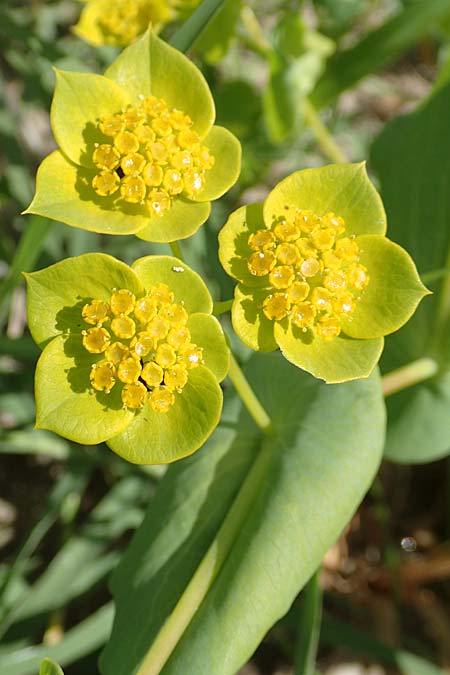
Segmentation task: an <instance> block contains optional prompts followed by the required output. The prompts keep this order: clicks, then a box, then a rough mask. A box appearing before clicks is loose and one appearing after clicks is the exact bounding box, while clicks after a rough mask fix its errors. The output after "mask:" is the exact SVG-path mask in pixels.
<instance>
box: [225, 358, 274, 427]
mask: <svg viewBox="0 0 450 675" xmlns="http://www.w3.org/2000/svg"><path fill="white" fill-rule="evenodd" d="M228 377H229V378H230V380H231V381H232V383H233V385H234V388H235V389H236V391H237V393H238V394H239V396H240V397H241V399H242V402H243V404H244V405H245V407H246V408H247V411H248V412H249V414H250V416H251V417H252V419H253V420H254V422H256V424H257V425H258V426H259V428H260V429H261V430H262V431H263V432H264V433H265V434H268V435H270V434H271V433H272V431H273V428H272V421H271V419H270V417H269V416H268V414H267V413H266V411H265V410H264V408H263V407H262V405H261V403H260V402H259V399H258V398H257V396H256V394H255V392H254V391H253V389H252V388H251V386H250V384H249V382H248V380H247V378H246V377H245V375H244V373H243V372H242V370H241V369H240V367H239V365H238V363H237V361H236V359H235V358H234V356H233V354H232V353H231V352H230V370H229V371H228Z"/></svg>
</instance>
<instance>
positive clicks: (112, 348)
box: [82, 284, 203, 413]
mask: <svg viewBox="0 0 450 675" xmlns="http://www.w3.org/2000/svg"><path fill="white" fill-rule="evenodd" d="M82 316H83V319H84V321H85V322H86V323H87V324H90V325H91V326H92V328H88V329H86V330H83V331H82V336H83V337H82V344H83V347H84V349H86V351H88V352H89V353H90V354H102V355H103V359H101V360H98V361H96V362H95V363H94V364H93V365H92V366H91V371H90V375H89V378H90V382H91V386H92V387H93V389H95V390H97V391H103V392H105V393H106V394H109V392H110V391H111V389H112V388H113V387H115V386H120V387H121V397H122V402H123V407H124V408H132V409H137V408H142V407H143V406H144V405H145V403H146V402H147V401H149V403H150V405H151V407H152V408H153V410H156V411H157V412H160V413H164V412H167V411H168V410H169V408H170V407H171V406H172V405H173V404H174V402H175V394H176V393H179V394H181V392H182V390H183V388H184V387H185V385H186V383H187V381H188V377H189V371H190V370H191V369H192V368H196V367H197V366H198V365H200V364H201V363H203V350H202V348H201V347H198V346H197V345H196V344H194V343H192V342H191V334H190V332H189V329H188V327H187V321H188V318H189V317H188V313H187V312H186V310H185V308H184V307H183V305H182V304H180V305H178V304H176V303H174V295H173V293H172V292H171V291H170V289H169V287H168V286H166V284H156V285H155V286H152V288H151V289H150V290H149V291H148V293H147V295H145V296H144V297H142V298H139V299H136V297H135V296H134V295H133V293H131V292H130V291H128V290H126V289H120V290H117V289H113V292H112V294H111V297H110V299H109V302H103V301H101V300H92V301H91V302H90V303H88V304H87V305H85V306H84V307H83V310H82Z"/></svg>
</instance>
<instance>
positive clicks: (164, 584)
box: [100, 354, 384, 675]
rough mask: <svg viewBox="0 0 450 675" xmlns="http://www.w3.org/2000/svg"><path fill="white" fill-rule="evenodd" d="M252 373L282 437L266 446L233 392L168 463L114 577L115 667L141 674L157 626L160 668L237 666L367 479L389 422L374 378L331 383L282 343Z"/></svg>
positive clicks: (112, 673) (222, 674) (111, 661)
mask: <svg viewBox="0 0 450 675" xmlns="http://www.w3.org/2000/svg"><path fill="white" fill-rule="evenodd" d="M247 375H248V377H249V379H250V382H251V385H252V387H253V388H254V389H255V391H256V392H257V395H258V397H260V398H261V401H262V404H263V405H264V407H265V409H266V410H267V411H268V412H269V414H270V416H271V418H272V420H273V423H274V427H275V429H276V430H278V432H279V433H280V436H279V438H278V439H275V440H271V441H265V442H264V446H263V448H262V449H261V445H260V442H261V439H260V432H259V431H258V430H257V429H256V428H255V426H254V425H253V423H252V422H251V421H250V419H249V418H248V416H247V414H246V413H244V412H240V410H239V406H238V405H236V401H235V400H234V401H231V402H230V404H229V405H228V406H227V408H226V411H225V416H224V419H225V420H226V423H227V424H226V427H225V426H224V427H223V428H221V429H219V430H218V431H217V432H216V434H215V435H214V436H213V438H212V439H211V441H210V442H209V443H208V444H207V446H205V448H204V449H203V451H202V452H199V453H197V454H196V455H195V456H194V457H192V458H191V459H189V460H187V461H185V462H181V463H179V464H177V465H175V466H173V467H171V468H170V469H169V471H168V472H167V474H166V476H165V477H164V479H163V480H162V483H161V486H160V488H159V491H158V493H157V495H156V497H155V499H154V500H153V501H152V503H151V506H150V508H149V511H148V513H147V515H146V518H145V520H144V522H143V524H142V526H141V528H140V529H139V531H138V533H137V535H136V537H135V539H134V540H133V542H132V544H131V546H130V547H129V549H128V551H127V552H126V554H125V556H124V557H123V559H122V561H121V563H120V565H119V567H118V569H117V570H116V572H115V573H114V576H113V579H112V588H113V593H114V596H115V600H116V604H117V611H116V617H115V623H114V627H113V632H112V635H111V639H110V641H109V642H108V645H107V647H106V650H105V651H104V652H103V655H102V658H101V663H100V666H101V670H102V672H104V673H108V675H131V674H132V673H136V672H137V669H138V667H139V664H140V663H142V660H143V659H144V657H145V655H146V653H147V652H148V649H149V647H150V645H151V644H152V643H154V641H155V638H156V636H157V634H158V632H159V631H160V630H162V631H163V632H162V634H161V637H160V638H159V639H157V642H156V645H158V647H157V648H155V649H154V650H153V651H152V652H150V654H149V655H148V658H149V661H148V663H151V664H152V667H153V668H155V669H157V668H160V667H162V666H163V664H164V663H165V665H164V666H163V672H164V675H172V674H174V673H181V672H185V671H186V664H189V670H190V671H191V672H193V673H196V674H198V675H207V674H208V675H209V674H211V673H214V675H229V674H231V673H235V672H236V671H237V670H238V669H239V668H240V667H241V666H242V664H243V663H245V661H246V660H247V659H248V658H249V657H250V655H251V654H252V653H253V651H254V649H255V648H256V646H257V645H258V644H259V642H260V641H261V639H262V638H263V636H264V635H265V633H266V632H267V631H268V630H269V628H270V627H271V626H272V625H273V623H274V622H275V621H276V620H277V619H279V618H280V617H281V616H282V615H283V614H284V613H285V612H286V611H287V609H288V608H289V606H290V604H291V603H292V601H293V599H294V598H295V596H296V595H297V593H298V592H299V590H300V589H301V588H302V586H304V584H305V583H306V581H307V580H308V578H309V577H310V576H311V574H312V573H313V571H314V570H315V569H316V568H317V566H318V564H319V562H320V560H321V559H322V557H323V555H324V553H325V552H326V551H327V549H328V548H329V547H330V545H332V543H333V542H334V541H335V540H336V538H337V537H338V536H339V534H340V532H341V531H342V528H343V527H344V526H345V524H346V523H347V522H348V520H349V518H350V517H351V515H352V514H353V512H354V511H355V509H356V507H357V505H358V504H359V502H360V501H361V499H362V497H363V495H364V493H365V491H366V489H367V487H368V486H369V484H370V482H371V480H372V478H373V475H374V472H375V471H376V469H377V466H378V463H379V460H380V454H381V448H382V444H383V432H382V429H383V421H384V408H383V401H382V397H381V393H380V388H379V382H378V379H377V377H372V378H371V379H369V380H364V381H359V382H355V383H347V384H344V385H342V386H339V387H328V386H326V385H323V384H321V383H319V382H318V381H317V380H314V379H313V378H311V377H310V376H308V375H306V374H304V373H299V371H298V370H297V369H296V368H293V367H292V366H290V365H289V364H288V363H286V361H284V360H283V359H282V358H281V357H280V356H279V355H276V354H274V355H265V356H264V357H259V356H257V355H256V356H255V357H254V358H252V360H251V364H250V365H249V368H248V369H247ZM293 401H295V405H292V402H293ZM349 420H351V423H350V424H349ZM202 561H203V562H202ZM200 565H201V567H199V566H200ZM196 572H197V574H196ZM200 572H201V573H200ZM194 575H196V576H195V577H194ZM172 629H173V630H172ZM166 646H168V649H167V650H166V649H165V648H166ZM166 658H168V660H167V661H166ZM141 672H145V671H141ZM155 672H158V671H157V670H155Z"/></svg>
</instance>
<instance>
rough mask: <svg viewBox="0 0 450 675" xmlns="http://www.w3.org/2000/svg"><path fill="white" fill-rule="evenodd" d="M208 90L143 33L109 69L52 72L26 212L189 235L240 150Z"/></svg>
mask: <svg viewBox="0 0 450 675" xmlns="http://www.w3.org/2000/svg"><path fill="white" fill-rule="evenodd" d="M214 118H215V109H214V102H213V99H212V96H211V92H210V90H209V88H208V85H207V83H206V81H205V80H204V78H203V76H202V74H201V73H200V71H199V70H198V69H197V68H196V67H195V66H194V65H193V64H192V63H191V62H190V61H189V59H187V58H186V57H185V56H184V55H183V54H181V53H180V52H178V51H177V50H175V49H173V48H172V47H170V46H169V45H167V44H166V43H164V42H163V41H162V40H160V39H159V38H157V37H156V36H155V35H154V34H153V33H151V32H147V33H146V34H145V35H144V36H143V37H141V38H140V39H139V40H138V41H136V42H135V43H134V44H132V45H131V46H130V47H128V48H127V49H125V50H124V52H123V53H122V54H121V55H120V56H119V57H118V58H117V59H116V61H115V62H114V63H113V64H112V65H111V66H110V68H108V70H107V71H106V73H105V75H104V76H102V75H93V74H89V73H68V72H61V71H56V89H55V95H54V99H53V103H52V109H51V122H52V129H53V132H54V135H55V138H56V141H57V142H58V144H59V146H60V149H59V150H57V151H56V152H54V153H52V154H51V155H50V156H49V157H47V158H46V159H45V160H44V161H43V162H42V164H41V166H40V168H39V170H38V175H37V188H36V195H35V197H34V199H33V201H32V203H31V205H30V207H29V208H28V212H30V213H37V214H40V215H44V216H46V217H48V218H53V219H55V220H60V221H62V222H64V223H67V224H68V225H72V226H74V227H80V228H82V229H87V230H91V231H94V232H101V233H108V234H136V235H137V236H138V237H140V238H141V239H145V240H147V241H157V242H170V241H174V240H177V239H183V238H185V237H188V236H190V235H191V234H193V233H194V232H195V231H196V230H197V229H198V228H199V227H200V225H201V224H202V223H203V222H204V221H205V220H206V219H207V218H208V216H209V213H210V203H211V201H212V200H214V199H217V198H218V197H220V196H221V195H222V194H223V193H224V192H226V191H227V190H228V189H229V188H230V187H231V186H232V185H233V183H234V182H235V181H236V179H237V177H238V175H239V171H240V157H241V149H240V145H239V142H238V141H237V139H236V138H235V137H234V136H233V135H232V134H231V133H230V132H229V131H228V130H226V129H224V128H223V127H219V126H214V125H213V122H214Z"/></svg>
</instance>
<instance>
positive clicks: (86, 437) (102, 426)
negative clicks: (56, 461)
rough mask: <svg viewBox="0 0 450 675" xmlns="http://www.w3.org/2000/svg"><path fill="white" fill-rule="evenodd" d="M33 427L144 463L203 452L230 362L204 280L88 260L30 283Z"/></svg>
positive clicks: (178, 270)
mask: <svg viewBox="0 0 450 675" xmlns="http://www.w3.org/2000/svg"><path fill="white" fill-rule="evenodd" d="M26 279H27V283H28V318H29V326H30V331H31V333H32V335H33V337H34V339H35V341H36V342H37V344H38V345H39V346H40V347H42V348H43V352H42V355H41V357H40V359H39V362H38V365H37V369H36V407H37V420H36V425H37V427H39V428H45V429H50V430H52V431H55V432H56V433H58V434H60V435H61V436H64V437H66V438H69V439H71V440H74V441H77V442H78V443H84V444H94V443H100V442H102V441H106V442H107V444H108V445H109V446H110V448H112V450H114V451H115V452H116V453H118V454H119V455H121V456H122V457H124V458H125V459H127V460H129V461H131V462H136V463H145V464H151V463H164V462H171V461H174V460H176V459H180V458H181V457H184V456H186V455H189V454H191V453H192V452H194V451H195V450H197V449H198V448H199V447H200V446H201V445H202V444H203V443H204V441H205V440H206V438H207V437H208V436H209V435H210V434H211V433H212V431H213V429H214V428H215V426H216V425H217V423H218V421H219V417H220V412H221V408H222V391H221V388H220V386H219V384H218V383H219V382H220V381H221V380H222V379H223V378H224V377H225V375H226V373H227V371H228V364H229V352H228V347H227V345H226V342H225V337H224V335H223V332H222V329H221V327H220V324H219V323H218V321H217V319H215V318H214V317H213V316H211V310H212V300H211V297H210V295H209V293H208V290H207V289H206V286H205V285H204V283H203V281H202V280H201V279H200V277H199V276H198V275H197V274H196V273H195V272H193V271H192V270H190V269H189V268H188V267H187V266H186V265H185V264H184V263H181V262H180V261H179V260H177V259H176V258H172V257H168V256H147V257H145V258H141V259H139V260H137V261H136V262H135V263H134V264H133V265H132V267H131V268H130V267H128V266H127V265H125V264H124V263H122V262H119V261H117V260H115V259H114V258H111V257H110V256H107V255H104V254H100V253H91V254H85V255H83V256H80V257H77V258H69V259H67V260H64V261H62V262H59V263H56V264H55V265H52V266H51V267H49V268H47V269H45V270H41V271H39V272H35V273H32V274H29V275H26Z"/></svg>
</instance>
